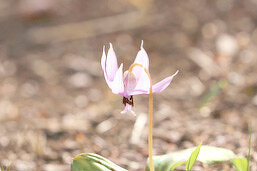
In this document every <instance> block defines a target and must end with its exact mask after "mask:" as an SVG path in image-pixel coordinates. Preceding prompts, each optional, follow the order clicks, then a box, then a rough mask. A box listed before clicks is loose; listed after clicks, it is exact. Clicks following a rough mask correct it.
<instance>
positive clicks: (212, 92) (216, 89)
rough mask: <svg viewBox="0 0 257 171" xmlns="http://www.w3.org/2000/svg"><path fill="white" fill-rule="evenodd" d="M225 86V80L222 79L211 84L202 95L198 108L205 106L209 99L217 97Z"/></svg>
mask: <svg viewBox="0 0 257 171" xmlns="http://www.w3.org/2000/svg"><path fill="white" fill-rule="evenodd" d="M226 86H227V81H226V80H224V79H220V80H218V81H217V82H216V83H214V84H213V85H211V87H210V89H209V90H208V91H207V92H206V94H204V96H203V97H202V99H201V102H200V106H199V108H200V109H201V108H202V107H204V106H206V105H207V104H208V103H209V102H210V101H212V100H213V99H214V98H215V97H217V96H218V95H219V94H220V93H221V92H222V91H223V90H224V89H225V88H226Z"/></svg>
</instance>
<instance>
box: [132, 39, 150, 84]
mask: <svg viewBox="0 0 257 171" xmlns="http://www.w3.org/2000/svg"><path fill="white" fill-rule="evenodd" d="M143 43H144V42H143V40H142V43H141V48H140V50H139V52H138V53H137V56H136V59H135V61H134V63H138V64H141V65H143V67H144V68H146V69H147V71H149V58H148V55H147V53H146V51H145V49H144V48H143ZM141 68H142V67H139V66H135V67H134V68H133V72H134V73H135V74H136V76H137V79H139V77H140V76H141V73H142V71H143V70H142V69H141Z"/></svg>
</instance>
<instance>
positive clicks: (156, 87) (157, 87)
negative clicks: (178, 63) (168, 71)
mask: <svg viewBox="0 0 257 171" xmlns="http://www.w3.org/2000/svg"><path fill="white" fill-rule="evenodd" d="M177 73H178V71H177V72H176V73H175V74H173V75H172V76H169V77H167V78H165V79H163V80H162V81H160V82H158V83H156V84H154V85H153V93H160V92H162V91H163V90H164V89H166V88H167V87H168V86H169V84H170V82H171V81H172V79H173V77H174V76H175V75H177Z"/></svg>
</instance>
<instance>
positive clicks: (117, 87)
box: [111, 64, 124, 95]
mask: <svg viewBox="0 0 257 171" xmlns="http://www.w3.org/2000/svg"><path fill="white" fill-rule="evenodd" d="M111 89H112V92H113V93H114V94H120V95H122V94H123V93H124V83H123V64H121V65H120V67H119V69H118V71H117V72H116V74H115V77H114V79H113V82H111Z"/></svg>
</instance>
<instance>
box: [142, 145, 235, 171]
mask: <svg viewBox="0 0 257 171" xmlns="http://www.w3.org/2000/svg"><path fill="white" fill-rule="evenodd" d="M194 150H195V148H189V149H185V150H182V151H177V152H173V153H169V154H166V155H160V156H154V158H153V159H154V168H155V170H161V171H170V170H172V169H173V170H174V169H175V168H176V167H178V166H180V165H182V164H184V163H186V161H187V160H188V159H189V157H190V155H191V154H192V152H193V151H194ZM234 158H237V155H235V153H234V152H233V151H231V150H228V149H225V148H219V147H213V146H201V150H200V152H199V154H198V157H197V161H200V162H202V163H207V164H215V163H219V162H224V161H229V160H231V159H234ZM146 170H147V171H149V170H150V169H149V163H147V167H146Z"/></svg>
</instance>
